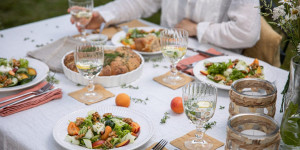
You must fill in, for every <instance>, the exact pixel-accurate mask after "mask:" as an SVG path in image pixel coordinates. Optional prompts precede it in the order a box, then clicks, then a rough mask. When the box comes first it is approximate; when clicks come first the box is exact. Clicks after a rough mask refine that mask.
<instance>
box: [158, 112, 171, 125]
mask: <svg viewBox="0 0 300 150" xmlns="http://www.w3.org/2000/svg"><path fill="white" fill-rule="evenodd" d="M169 118H170V116H169V113H168V112H165V113H164V116H163V118H161V120H160V124H164V123H166V122H167V119H169Z"/></svg>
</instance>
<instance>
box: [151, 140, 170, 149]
mask: <svg viewBox="0 0 300 150" xmlns="http://www.w3.org/2000/svg"><path fill="white" fill-rule="evenodd" d="M156 144H157V142H156V143H153V144H152V145H151V146H150V147H148V148H146V150H151V148H153V147H154V146H155V145H156ZM162 150H168V149H167V148H165V147H164V148H163V149H162Z"/></svg>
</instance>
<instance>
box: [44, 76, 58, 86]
mask: <svg viewBox="0 0 300 150" xmlns="http://www.w3.org/2000/svg"><path fill="white" fill-rule="evenodd" d="M54 76H55V74H53V75H50V73H48V75H47V77H46V81H47V82H50V83H54V84H59V80H58V79H56V78H55V77H54Z"/></svg>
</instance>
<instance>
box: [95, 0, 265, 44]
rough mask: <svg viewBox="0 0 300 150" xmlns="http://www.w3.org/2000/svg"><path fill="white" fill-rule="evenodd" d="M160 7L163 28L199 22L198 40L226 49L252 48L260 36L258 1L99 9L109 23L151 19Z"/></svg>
mask: <svg viewBox="0 0 300 150" xmlns="http://www.w3.org/2000/svg"><path fill="white" fill-rule="evenodd" d="M160 8H161V10H162V14H161V25H162V26H164V27H174V26H175V25H176V24H177V23H179V22H180V21H181V20H182V19H184V18H188V19H190V20H192V21H194V22H196V23H197V38H198V41H199V42H201V43H210V44H213V45H216V46H219V47H223V48H227V49H242V48H247V47H252V46H253V45H254V44H255V43H256V42H257V41H258V40H259V37H260V9H259V0H115V1H113V2H110V3H108V4H106V5H104V6H100V7H98V8H96V10H98V11H99V13H100V14H101V15H102V16H103V18H104V20H105V21H106V22H107V23H108V24H117V23H121V22H125V21H129V20H133V19H137V18H142V17H143V18H144V17H149V16H151V15H152V14H153V13H155V12H156V11H158V10H159V9H160Z"/></svg>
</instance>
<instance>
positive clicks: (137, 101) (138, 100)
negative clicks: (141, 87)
mask: <svg viewBox="0 0 300 150" xmlns="http://www.w3.org/2000/svg"><path fill="white" fill-rule="evenodd" d="M131 100H132V101H133V102H134V103H144V104H145V105H146V104H147V101H148V100H149V98H148V97H147V98H146V99H141V98H134V97H131Z"/></svg>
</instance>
